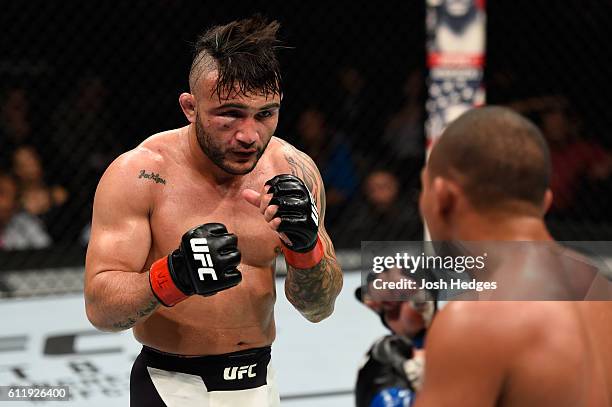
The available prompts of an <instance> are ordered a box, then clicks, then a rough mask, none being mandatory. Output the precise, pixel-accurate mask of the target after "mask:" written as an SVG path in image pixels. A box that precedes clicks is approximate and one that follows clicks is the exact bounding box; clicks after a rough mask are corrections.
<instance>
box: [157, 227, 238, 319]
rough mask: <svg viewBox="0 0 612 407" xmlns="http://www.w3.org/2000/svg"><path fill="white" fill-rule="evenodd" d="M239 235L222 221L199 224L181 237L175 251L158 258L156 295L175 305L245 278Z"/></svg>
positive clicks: (167, 305)
mask: <svg viewBox="0 0 612 407" xmlns="http://www.w3.org/2000/svg"><path fill="white" fill-rule="evenodd" d="M237 243H238V238H237V237H236V235H234V234H233V233H228V232H227V229H226V228H225V226H224V225H222V224H220V223H206V224H204V225H200V226H197V227H195V228H193V229H191V230H189V231H188V232H187V233H185V234H184V235H183V237H182V239H181V244H180V246H179V248H178V249H176V250H175V251H174V252H173V253H172V254H170V255H168V256H167V257H163V258H161V259H159V260H157V261H156V262H155V263H153V265H151V269H150V271H149V282H150V283H151V290H152V291H153V294H155V297H157V299H158V300H159V302H161V303H162V304H163V305H165V306H166V307H171V306H173V305H175V304H177V303H179V302H180V301H183V300H184V299H186V298H187V297H188V296H190V295H193V294H199V295H204V296H210V295H213V294H216V293H217V292H219V291H221V290H226V289H228V288H231V287H233V286H235V285H236V284H238V283H239V282H240V281H241V280H242V274H241V273H240V271H238V269H237V268H236V267H237V266H238V264H240V251H239V250H238V246H237Z"/></svg>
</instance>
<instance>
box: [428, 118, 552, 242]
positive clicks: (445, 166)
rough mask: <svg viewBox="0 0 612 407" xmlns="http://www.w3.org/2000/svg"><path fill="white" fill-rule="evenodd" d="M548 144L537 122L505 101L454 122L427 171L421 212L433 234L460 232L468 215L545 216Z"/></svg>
mask: <svg viewBox="0 0 612 407" xmlns="http://www.w3.org/2000/svg"><path fill="white" fill-rule="evenodd" d="M550 173H551V169H550V156H549V151H548V147H547V145H546V142H545V140H544V138H543V137H542V134H541V133H540V131H539V130H538V128H537V127H536V126H535V125H534V124H533V123H531V122H530V121H529V120H527V119H526V118H524V117H523V116H521V115H519V114H517V113H515V112H513V111H512V110H510V109H507V108H502V107H483V108H479V109H472V110H470V111H468V112H466V113H464V114H463V115H461V116H460V117H459V118H458V119H457V120H455V121H454V122H452V123H451V124H450V125H449V126H448V127H447V128H446V130H445V131H444V133H443V134H442V136H441V137H440V139H439V140H438V141H437V143H436V144H435V145H434V147H433V149H432V152H431V154H430V157H429V160H428V162H427V164H426V166H425V168H424V169H423V172H422V190H421V197H420V209H421V214H422V215H423V217H424V218H425V221H426V223H427V226H428V227H429V231H430V233H431V236H432V238H433V240H449V239H454V238H456V236H455V234H456V232H457V231H456V230H455V227H456V225H457V224H458V223H457V221H458V220H461V219H466V215H470V216H482V217H485V218H486V217H487V216H489V215H499V214H503V215H504V216H505V217H512V216H521V217H523V216H533V217H538V218H541V217H542V216H543V215H544V213H545V212H546V210H547V209H548V207H549V206H550V203H551V202H552V193H551V192H550V190H549V189H548V184H549V179H550Z"/></svg>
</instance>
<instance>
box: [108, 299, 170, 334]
mask: <svg viewBox="0 0 612 407" xmlns="http://www.w3.org/2000/svg"><path fill="white" fill-rule="evenodd" d="M158 305H159V301H157V300H151V302H149V304H148V305H147V306H146V307H144V308H142V309H140V310H139V311H138V312H137V313H136V316H135V317H128V318H126V319H125V320H123V321H120V322H116V323H114V324H113V327H114V328H117V329H129V328H131V327H133V326H134V325H136V322H138V321H139V320H140V318H143V317H146V316H147V315H149V314H150V313H151V312H153V310H154V309H155V308H157V306H158Z"/></svg>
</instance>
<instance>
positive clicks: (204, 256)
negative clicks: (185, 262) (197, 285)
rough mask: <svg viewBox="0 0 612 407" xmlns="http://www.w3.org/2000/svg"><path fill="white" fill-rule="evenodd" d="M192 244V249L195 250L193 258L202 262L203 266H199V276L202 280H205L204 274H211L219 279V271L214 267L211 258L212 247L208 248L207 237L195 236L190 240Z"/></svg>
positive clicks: (215, 278)
mask: <svg viewBox="0 0 612 407" xmlns="http://www.w3.org/2000/svg"><path fill="white" fill-rule="evenodd" d="M189 243H190V244H191V250H192V251H193V258H194V260H197V261H199V262H201V263H202V266H204V267H200V268H198V277H199V278H200V280H201V281H204V280H205V278H204V274H210V275H211V276H212V278H213V280H217V273H215V269H214V268H213V267H214V266H213V262H212V259H211V258H210V249H209V248H208V242H207V240H206V238H205V237H197V238H193V239H191V240H190V241H189Z"/></svg>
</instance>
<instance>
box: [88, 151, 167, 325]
mask: <svg viewBox="0 0 612 407" xmlns="http://www.w3.org/2000/svg"><path fill="white" fill-rule="evenodd" d="M150 154H151V153H150V152H147V151H132V152H129V153H126V154H124V155H123V156H121V157H119V158H118V159H117V160H116V161H115V162H114V163H113V164H111V166H110V167H109V168H108V169H107V171H106V172H105V174H104V176H103V177H102V179H101V180H100V183H99V185H98V189H97V191H96V197H95V199H94V209H93V220H92V227H91V238H90V241H89V246H88V249H87V259H86V267H85V270H86V271H85V307H86V311H87V317H88V318H89V320H90V322H91V323H92V324H93V325H94V326H95V327H96V328H98V329H100V330H104V331H121V330H125V329H129V328H131V327H132V326H134V325H135V324H136V323H137V322H138V321H139V320H141V319H143V318H146V317H147V316H148V315H150V314H151V313H152V312H153V311H154V310H155V309H156V308H157V306H158V305H159V302H158V300H157V299H156V298H155V296H154V295H153V293H152V291H151V288H150V285H149V273H148V272H146V271H143V268H144V266H145V263H146V261H147V256H148V254H149V251H150V247H151V229H150V226H149V206H150V195H149V194H150V191H151V188H152V187H163V185H153V184H152V183H150V182H147V180H146V179H144V178H142V177H140V176H139V174H141V171H142V168H141V167H142V166H143V162H146V161H147V156H148V155H150ZM147 170H150V169H148V168H147Z"/></svg>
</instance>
